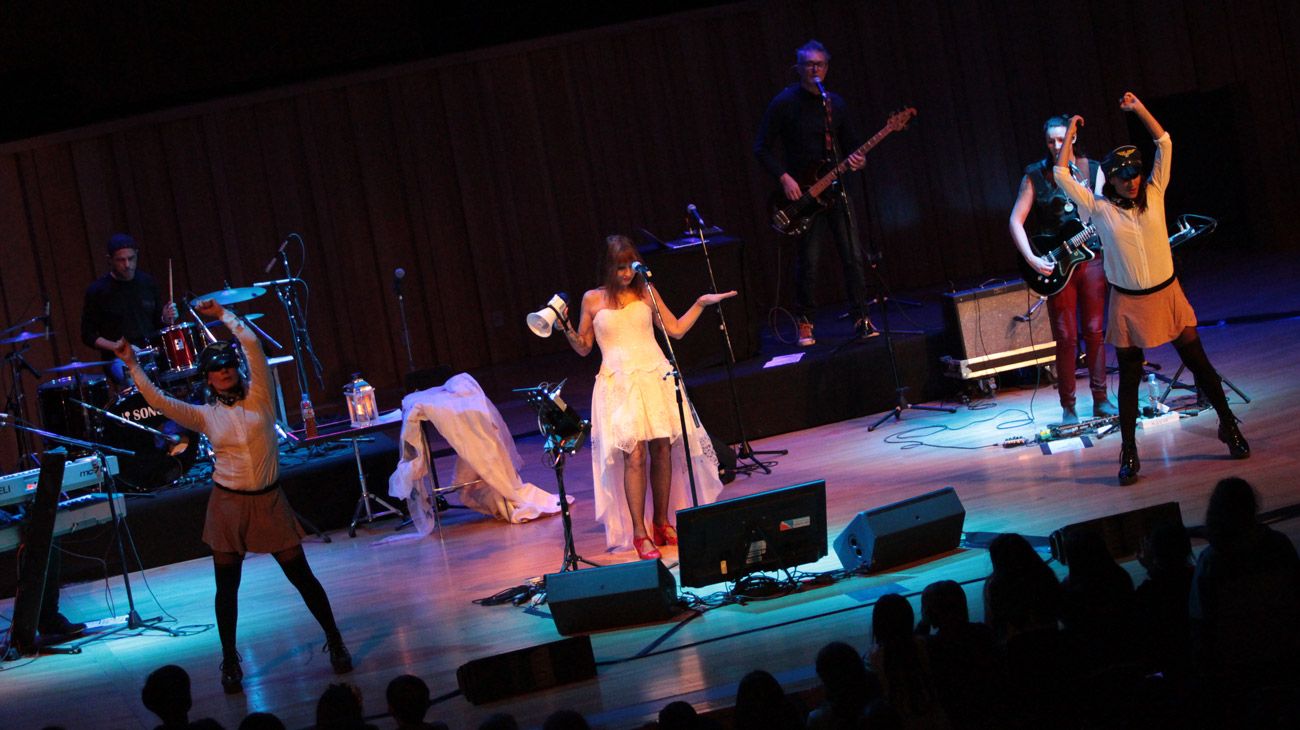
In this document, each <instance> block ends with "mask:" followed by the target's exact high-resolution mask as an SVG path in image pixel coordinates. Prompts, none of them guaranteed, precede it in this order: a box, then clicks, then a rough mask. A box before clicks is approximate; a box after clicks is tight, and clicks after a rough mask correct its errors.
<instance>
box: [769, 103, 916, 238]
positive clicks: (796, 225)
mask: <svg viewBox="0 0 1300 730" xmlns="http://www.w3.org/2000/svg"><path fill="white" fill-rule="evenodd" d="M914 116H916V109H914V108H912V107H908V108H906V109H904V110H902V111H900V112H895V113H893V114H891V115H890V117H889V121H888V122H886V123H885V126H884V127H882V128H881V130H880V131H879V132H876V134H875V135H874V136H873V137H872V138H871V139H869V140H867V141H866V142H865V143H864V144H863V145H862V146H861V147H859V148H857V149H856V150H854V152H861V153H862V154H864V155H865V154H867V153H868V152H870V151H871V148H873V147H875V146H876V145H878V144H880V141H881V140H883V139H884V138H885V137H888V136H889V134H890V133H891V132H898V131H901V130H903V129H907V123H908V122H909V121H911V120H912V117H914ZM851 156H852V155H850V157H851ZM829 164H830V163H829V162H823V163H819V164H818V165H817V166H816V167H814V168H813V169H812V170H811V174H809V175H806V176H805V177H803V178H802V179H805V180H814V182H813V183H812V184H810V185H806V186H805V187H804V193H803V195H802V196H801V197H800V198H799V199H798V200H790V199H788V198H786V197H785V192H784V191H782V190H778V191H776V192H775V193H773V194H772V200H771V202H770V203H769V206H768V207H769V208H770V212H771V216H772V228H774V229H776V231H777V232H778V233H784V234H785V235H787V236H797V235H799V234H801V233H803V232H804V231H806V230H808V227H809V226H810V225H812V221H813V218H815V217H816V216H817V214H818V213H821V212H822V211H823V210H826V208H828V207H830V204H831V198H830V196H829V195H827V194H826V191H827V190H829V189H830V187H831V186H832V185H834V184H835V183H836V182H837V181H838V180H839V179H840V176H841V175H843V174H844V173H846V172H848V171H849V161H848V158H847V157H846V158H845V159H843V160H841V161H840V163H839V164H838V165H835V166H833V167H831V168H829V169H827V168H826V166H827V165H829Z"/></svg>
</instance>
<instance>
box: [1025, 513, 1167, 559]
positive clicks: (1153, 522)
mask: <svg viewBox="0 0 1300 730" xmlns="http://www.w3.org/2000/svg"><path fill="white" fill-rule="evenodd" d="M1164 522H1176V523H1178V524H1180V525H1181V524H1183V513H1182V510H1180V509H1179V508H1178V503H1177V502H1164V503H1162V504H1155V505H1151V506H1150V507H1143V508H1141V509H1135V510H1130V511H1128V512H1120V513H1119V514H1114V515H1109V516H1107V517H1098V518H1097V519H1095V520H1086V521H1084V522H1076V523H1074V524H1072V525H1066V526H1065V527H1062V528H1061V529H1059V530H1057V531H1055V532H1053V533H1052V534H1051V536H1050V537H1049V538H1048V542H1049V544H1050V546H1051V549H1052V557H1053V558H1056V559H1057V560H1058V561H1060V563H1061V565H1067V564H1068V563H1067V562H1066V556H1065V541H1066V540H1067V539H1068V538H1069V536H1070V533H1072V532H1075V531H1082V530H1088V531H1093V532H1098V533H1100V534H1101V537H1102V539H1103V540H1105V541H1106V548H1107V549H1108V550H1110V554H1111V556H1112V557H1114V558H1125V557H1128V556H1130V555H1134V554H1136V553H1137V551H1138V548H1139V547H1141V546H1142V539H1143V538H1145V537H1146V536H1147V535H1148V534H1150V532H1151V531H1152V530H1154V529H1155V528H1156V526H1158V525H1160V524H1161V523H1164Z"/></svg>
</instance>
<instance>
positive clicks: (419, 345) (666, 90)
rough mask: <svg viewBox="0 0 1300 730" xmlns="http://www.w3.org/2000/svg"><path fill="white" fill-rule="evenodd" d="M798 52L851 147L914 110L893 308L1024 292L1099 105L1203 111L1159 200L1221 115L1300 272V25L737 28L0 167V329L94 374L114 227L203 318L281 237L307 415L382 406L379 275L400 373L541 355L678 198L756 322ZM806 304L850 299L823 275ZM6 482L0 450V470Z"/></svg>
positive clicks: (337, 81) (765, 21)
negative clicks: (1027, 256) (1022, 181)
mask: <svg viewBox="0 0 1300 730" xmlns="http://www.w3.org/2000/svg"><path fill="white" fill-rule="evenodd" d="M810 37H815V38H818V39H820V40H821V41H823V42H824V43H825V44H826V45H827V46H828V47H829V49H830V51H831V53H832V54H833V60H832V64H831V69H830V72H829V74H828V77H827V85H828V86H829V87H831V88H832V89H834V90H837V91H838V92H840V93H841V94H843V95H844V96H845V97H846V98H847V99H848V100H849V102H850V105H851V110H852V114H853V122H854V123H855V124H856V125H857V126H858V127H859V128H860V129H861V130H862V132H863V133H864V135H865V134H870V133H872V132H874V131H875V130H876V129H879V128H880V127H881V126H882V124H883V123H884V121H885V119H886V117H887V116H888V115H889V113H890V112H892V111H895V110H897V109H899V108H901V107H903V106H907V105H911V106H915V107H916V108H917V109H918V110H919V115H918V117H917V118H916V120H915V121H914V122H913V124H912V127H911V128H910V129H909V130H908V131H906V132H903V133H900V134H897V135H894V136H891V137H890V138H889V139H887V140H886V141H885V142H884V143H883V144H881V145H880V146H879V147H878V148H877V149H876V150H875V151H874V152H873V153H872V154H871V156H870V160H869V164H868V166H867V169H866V173H865V176H864V185H863V187H864V188H865V190H864V192H865V201H866V202H865V204H864V205H863V209H862V211H861V212H862V214H863V217H862V220H863V223H864V225H863V228H864V232H865V233H866V235H867V237H868V238H869V241H870V245H871V246H872V247H873V248H874V249H877V250H879V251H880V252H881V253H882V254H883V256H884V258H883V261H884V264H883V266H882V271H883V272H884V273H885V274H886V276H887V279H888V281H889V283H890V284H891V285H892V286H893V287H894V288H895V289H909V288H917V287H925V286H932V285H938V286H946V285H948V284H949V283H950V282H959V281H971V280H973V279H979V278H982V277H985V276H988V275H991V274H994V273H1001V272H1005V271H1008V270H1009V269H1011V268H1013V264H1014V259H1013V257H1014V255H1015V254H1014V251H1013V248H1012V246H1011V245H1010V243H1009V240H1008V236H1007V233H1006V223H1005V221H1006V215H1007V212H1008V209H1009V206H1010V204H1011V201H1012V198H1013V196H1014V194H1015V190H1016V186H1017V183H1018V180H1019V177H1020V170H1021V169H1022V168H1023V166H1024V165H1025V164H1027V163H1028V162H1030V161H1032V160H1033V159H1034V158H1035V157H1036V156H1037V155H1039V154H1041V151H1042V143H1041V139H1042V138H1041V132H1040V125H1041V123H1042V120H1043V119H1044V118H1045V117H1046V116H1048V115H1050V114H1053V113H1057V112H1060V111H1063V110H1065V111H1074V112H1078V113H1081V114H1084V115H1085V116H1086V117H1087V120H1088V124H1087V127H1086V129H1085V131H1084V142H1085V144H1087V145H1088V146H1089V147H1090V148H1092V149H1094V150H1096V151H1098V152H1101V151H1104V150H1105V149H1108V148H1109V147H1111V146H1113V145H1115V144H1120V143H1124V142H1127V141H1128V140H1129V136H1130V132H1129V129H1128V126H1127V123H1126V120H1125V118H1124V116H1125V115H1123V114H1122V113H1121V112H1120V111H1119V110H1118V108H1117V104H1116V101H1117V100H1118V98H1119V96H1120V94H1121V93H1122V92H1123V91H1124V90H1126V89H1132V90H1134V91H1135V92H1137V93H1138V94H1139V95H1140V96H1142V97H1143V98H1144V99H1145V100H1147V101H1148V102H1149V105H1151V106H1152V107H1153V108H1156V109H1158V108H1159V105H1160V104H1161V103H1162V100H1165V99H1179V100H1181V101H1180V102H1179V103H1178V104H1177V105H1174V106H1176V107H1177V108H1178V109H1184V110H1186V109H1190V110H1192V111H1191V113H1184V114H1183V115H1182V116H1181V117H1180V118H1179V119H1178V120H1177V124H1174V123H1173V120H1166V121H1167V122H1168V123H1169V126H1170V128H1171V131H1172V133H1173V135H1174V139H1175V163H1174V164H1175V176H1174V179H1175V188H1176V187H1177V185H1178V184H1179V178H1178V171H1179V164H1180V163H1179V160H1180V159H1183V158H1180V157H1179V155H1195V154H1198V151H1194V150H1188V149H1187V148H1185V147H1180V146H1178V140H1180V139H1183V138H1191V137H1192V134H1190V132H1189V133H1183V131H1182V129H1180V125H1181V126H1183V127H1186V126H1188V125H1197V124H1198V123H1203V122H1202V121H1201V119H1200V118H1199V117H1198V115H1197V114H1196V113H1195V110H1196V103H1197V102H1196V100H1197V99H1200V98H1206V99H1214V100H1217V103H1220V104H1223V105H1226V106H1227V107H1228V108H1226V109H1224V108H1219V109H1214V110H1212V111H1213V113H1212V114H1207V116H1206V119H1212V120H1213V121H1214V124H1215V125H1221V126H1224V125H1226V128H1223V129H1208V130H1207V129H1203V128H1202V129H1197V130H1195V131H1196V132H1197V135H1196V136H1197V138H1198V139H1199V138H1204V139H1207V140H1210V144H1212V145H1214V149H1213V150H1208V151H1207V150H1200V151H1199V154H1200V155H1201V156H1202V157H1204V156H1206V155H1211V156H1214V157H1216V158H1229V159H1231V160H1233V161H1234V167H1233V168H1232V169H1234V170H1237V171H1239V172H1240V173H1241V174H1242V175H1243V177H1242V178H1241V179H1237V180H1228V181H1224V182H1225V184H1226V185H1230V186H1232V187H1234V188H1235V189H1236V190H1237V191H1238V195H1237V197H1236V198H1234V199H1236V200H1239V201H1240V203H1239V205H1236V206H1235V209H1234V210H1230V211H1225V212H1224V214H1225V215H1228V216H1230V217H1231V216H1236V221H1237V222H1238V224H1239V228H1238V230H1240V231H1248V232H1249V234H1250V235H1248V236H1247V235H1242V236H1238V237H1237V238H1228V239H1225V240H1227V241H1229V242H1230V244H1231V245H1237V246H1241V247H1242V248H1243V250H1250V249H1252V248H1259V247H1286V248H1288V249H1289V248H1291V247H1293V246H1294V243H1295V240H1294V235H1293V234H1292V233H1291V232H1290V227H1289V226H1287V225H1285V223H1286V222H1287V221H1286V220H1285V219H1284V215H1285V214H1288V213H1289V212H1290V208H1291V201H1292V199H1293V197H1294V193H1293V188H1292V184H1291V180H1290V177H1291V175H1292V174H1293V171H1294V169H1295V167H1296V166H1295V160H1296V153H1295V149H1296V145H1295V142H1294V140H1295V139H1297V138H1298V137H1300V129H1298V128H1297V127H1298V126H1300V122H1298V121H1297V120H1298V119H1300V94H1298V92H1297V86H1298V84H1297V80H1298V79H1300V51H1297V45H1296V42H1295V38H1297V37H1300V4H1297V3H1293V2H1290V1H1289V0H1247V1H1244V2H1205V1H1204V0H1186V1H1184V2H1154V3H1140V4H1134V3H1131V2H1121V1H1119V0H1114V1H1111V0H1097V1H1095V2H1088V3H1065V2H1058V3H1039V2H1031V1H1029V0H1017V1H1014V2H1007V1H1004V0H996V1H995V0H962V1H954V2H832V1H823V2H808V3H795V2H756V3H743V4H737V5H731V6H725V7H721V8H715V9H710V10H703V11H695V12H691V13H686V14H682V15H676V16H668V17H665V18H660V19H654V20H647V21H640V22H637V23H633V24H629V25H623V26H618V27H609V28H603V29H599V30H592V31H584V32H581V33H576V34H573V35H568V36H560V37H553V38H549V39H544V40H541V41H532V42H528V43H526V44H520V45H513V46H506V47H499V48H494V49H491V50H487V51H480V52H474V53H471V54H465V55H461V56H456V57H449V58H443V59H438V60H434V61H428V62H422V63H418V64H413V65H405V66H400V67H393V68H388V69H384V70H382V71H372V72H367V73H363V74H358V75H352V76H346V77H339V78H333V79H328V80H322V81H317V82H311V83H307V84H303V85H299V86H295V87H291V88H284V89H279V90H275V91H272V92H262V93H257V94H253V95H249V96H243V97H235V98H226V99H219V100H215V101H211V102H207V103H203V104H200V105H195V106H190V107H185V108H178V109H173V110H169V111H166V112H160V113H155V114H150V115H147V116H142V117H136V118H130V119H124V120H120V121H117V122H113V123H107V124H101V125H97V126H94V127H89V128H83V129H78V130H74V131H70V132H64V133H59V134H55V135H49V136H45V137H39V138H34V139H29V140H25V141H21V142H16V143H9V144H5V145H3V146H0V225H2V226H3V239H2V240H3V251H4V253H3V257H2V258H3V261H2V262H0V266H2V267H3V268H2V269H0V317H2V318H3V320H4V321H5V322H15V321H18V320H21V319H23V318H26V317H29V316H32V315H35V314H38V313H40V311H41V308H42V306H43V303H44V300H45V299H47V298H48V299H49V300H50V301H51V303H52V308H53V315H54V321H53V326H54V329H55V330H56V335H55V337H54V338H53V339H52V340H51V341H50V342H48V343H45V342H36V343H34V344H33V346H32V347H31V349H30V351H29V352H28V353H27V357H28V359H29V361H30V362H31V363H32V364H33V365H34V366H36V367H37V368H44V367H48V366H51V365H54V364H57V363H60V362H63V361H66V360H68V359H69V358H71V357H73V356H79V357H81V358H83V359H87V358H93V357H94V356H95V354H94V353H92V352H91V351H89V350H87V349H86V348H85V347H83V346H82V345H81V344H80V343H79V342H78V336H77V330H78V326H79V324H78V323H79V319H80V308H81V298H82V292H83V290H84V288H85V286H86V285H87V284H88V283H89V282H90V281H91V280H92V279H93V278H94V277H95V276H97V275H98V274H100V273H102V272H103V271H104V270H105V265H106V262H105V258H104V254H103V242H104V240H105V239H106V237H107V236H108V235H109V234H110V233H111V232H114V231H118V230H125V231H130V232H131V233H133V234H134V235H135V236H136V237H137V238H138V239H139V240H140V241H141V242H142V244H143V248H142V251H141V267H142V268H143V269H145V270H148V271H150V272H152V273H153V274H154V275H155V276H157V277H158V278H159V279H160V280H161V281H163V282H165V281H166V276H167V260H168V258H169V257H170V258H171V259H172V261H173V266H174V271H175V279H176V285H177V289H178V291H181V290H189V291H193V292H199V293H201V292H206V291H210V290H214V289H217V288H220V287H222V286H223V285H224V284H225V283H227V282H228V283H230V284H231V285H233V286H245V285H248V284H251V283H252V282H253V281H257V280H260V279H263V278H265V277H264V275H263V273H262V267H263V266H264V265H265V263H266V261H267V260H268V259H269V258H270V257H271V256H272V254H273V253H274V251H275V249H276V247H277V246H278V245H279V243H280V241H282V240H283V239H284V238H285V236H286V235H287V234H289V233H290V232H297V233H299V234H301V236H302V238H303V239H304V241H305V242H306V246H305V254H306V255H305V266H304V268H303V270H302V276H303V278H304V279H306V280H307V281H308V282H309V283H310V285H311V296H310V301H309V314H310V325H311V335H312V337H313V339H314V342H315V345H316V350H317V353H318V354H319V355H320V358H321V360H322V362H323V363H324V368H325V378H324V379H325V386H324V389H323V392H322V389H321V388H320V386H318V385H315V384H314V383H313V392H314V393H316V394H318V395H317V403H318V407H319V404H320V403H321V401H326V402H330V401H333V400H341V397H338V396H337V394H338V392H339V389H340V387H341V386H342V384H343V382H344V381H345V380H346V379H347V377H348V375H349V374H350V373H351V372H353V371H360V372H362V373H364V374H365V376H366V377H367V378H368V379H370V380H371V382H373V383H375V384H376V385H377V386H378V387H380V388H381V389H394V388H396V387H397V386H398V384H399V383H400V381H401V378H402V374H403V373H404V372H405V370H406V356H405V351H404V348H403V347H402V344H401V338H400V331H399V324H398V322H399V320H398V311H397V302H396V299H395V297H394V296H393V293H392V278H393V270H394V269H395V268H396V267H403V268H405V269H406V272H407V276H406V279H405V284H404V286H405V292H406V295H407V311H406V314H407V317H408V320H409V323H410V328H411V333H412V339H413V346H414V350H415V359H416V362H417V365H420V366H427V365H430V364H433V363H438V362H441V363H449V364H451V365H453V366H454V367H456V368H458V369H468V368H475V367H481V366H485V365H490V364H496V363H503V362H509V361H516V360H520V359H524V358H528V357H530V356H533V355H537V354H542V353H551V352H557V351H559V350H562V349H564V347H565V346H564V343H563V342H562V341H560V340H558V339H554V340H540V339H537V338H536V337H533V336H532V335H531V334H529V333H528V331H527V330H526V329H525V327H524V325H523V315H524V313H526V312H528V311H530V310H532V309H535V308H536V307H537V306H539V304H540V303H542V302H544V301H545V300H546V299H547V298H548V297H549V296H550V294H551V293H553V292H554V291H557V290H566V291H568V292H569V293H570V294H572V295H574V296H575V297H576V296H578V295H580V294H581V292H582V291H583V290H585V289H587V288H589V287H591V286H593V285H594V284H595V277H596V274H595V270H596V265H597V257H598V253H599V250H600V244H601V239H602V237H603V235H604V234H606V233H609V232H614V231H627V232H635V231H636V230H637V229H638V228H641V227H645V228H647V229H649V230H651V231H654V232H656V233H657V234H658V235H660V236H661V237H672V236H676V235H679V234H680V232H681V230H682V228H683V221H682V212H683V210H684V208H685V206H686V205H687V203H695V204H696V205H697V206H698V207H699V209H700V211H702V212H703V213H704V214H705V216H706V217H707V218H708V220H709V221H710V222H711V223H716V224H718V225H720V226H722V227H723V228H725V229H726V230H727V231H728V233H730V234H733V235H735V236H738V237H740V238H741V239H743V240H744V241H746V242H747V252H748V261H749V267H750V271H751V280H752V282H753V286H754V289H755V291H753V292H750V300H751V301H752V302H756V303H757V305H756V307H757V309H758V310H759V311H760V312H766V310H767V308H768V307H769V306H771V305H772V304H774V303H777V302H784V300H786V299H787V298H788V296H789V293H790V286H789V268H788V264H789V261H788V259H789V256H790V243H789V242H788V241H783V240H781V238H780V237H779V236H777V235H776V234H774V233H772V232H770V231H769V230H768V229H767V228H766V216H765V213H764V209H765V201H766V198H767V196H768V195H769V193H770V191H771V190H772V188H773V184H772V181H771V180H769V179H768V178H767V177H766V175H765V174H764V173H763V172H762V171H761V170H760V169H759V167H758V165H757V164H756V163H755V162H754V160H753V157H752V154H751V152H750V145H751V141H752V138H753V135H754V132H755V130H756V128H757V125H758V122H759V118H760V115H761V114H762V111H763V109H764V107H765V105H766V103H767V101H768V100H769V99H770V98H771V96H772V95H773V94H774V93H775V92H776V91H777V90H778V89H779V88H780V87H782V86H783V85H784V84H786V83H788V82H790V81H791V80H793V73H792V70H791V63H792V61H793V49H794V48H795V47H797V46H798V45H800V44H801V43H802V42H804V41H805V40H807V39H808V38H810ZM1171 108H1172V107H1171ZM1243 188H1244V190H1245V192H1242V190H1243ZM1211 202H1212V199H1211ZM1206 212H1214V211H1213V210H1209V211H1206ZM288 252H289V254H290V258H291V260H292V261H293V262H294V264H295V266H296V265H297V264H298V263H299V262H300V261H304V258H303V257H302V256H301V255H300V252H299V251H298V250H297V248H296V247H295V246H294V245H292V244H291V245H290V247H289V248H288ZM783 258H785V259H787V260H786V261H785V265H784V266H782V265H780V264H781V261H782V259H783ZM829 258H831V259H833V258H834V257H833V256H831V257H829ZM824 280H825V281H827V282H828V285H829V286H831V287H832V289H831V291H830V292H829V293H828V298H830V299H835V298H837V297H838V296H839V292H838V286H839V283H838V282H839V279H838V277H835V276H831V275H828V276H825V277H824ZM686 303H687V302H685V301H681V302H670V304H672V305H673V306H674V307H676V308H680V307H682V306H683V305H684V304H686ZM246 311H264V312H266V314H267V317H266V318H265V319H264V320H263V323H265V324H266V325H267V329H268V330H269V331H270V332H271V333H272V334H273V335H275V336H276V337H278V338H281V339H282V340H283V341H285V342H287V341H288V333H287V326H286V323H285V319H284V315H283V313H282V311H281V309H280V307H279V305H278V303H277V302H276V301H274V299H273V298H272V297H270V296H269V295H268V296H267V297H264V298H262V299H260V300H258V301H255V302H253V303H251V306H250V307H248V308H246ZM3 349H4V350H5V351H6V352H8V351H9V350H11V349H12V348H10V347H5V348H3ZM286 375H288V373H286ZM24 383H25V384H26V389H27V391H28V393H29V395H34V390H35V388H34V382H33V379H32V378H31V377H29V376H24ZM293 383H294V379H293V377H292V376H291V375H290V376H289V377H288V381H287V383H286V390H287V391H288V394H289V399H290V400H293V395H294V394H295V393H296V388H295V387H294V385H293ZM5 385H6V388H5V389H6V390H8V381H7V378H6V384H5ZM31 413H32V414H33V415H34V414H35V411H34V410H33V411H31ZM12 456H13V439H12V437H11V436H9V434H3V435H0V465H5V466H6V467H8V466H10V465H11V464H12V462H13V459H12Z"/></svg>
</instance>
